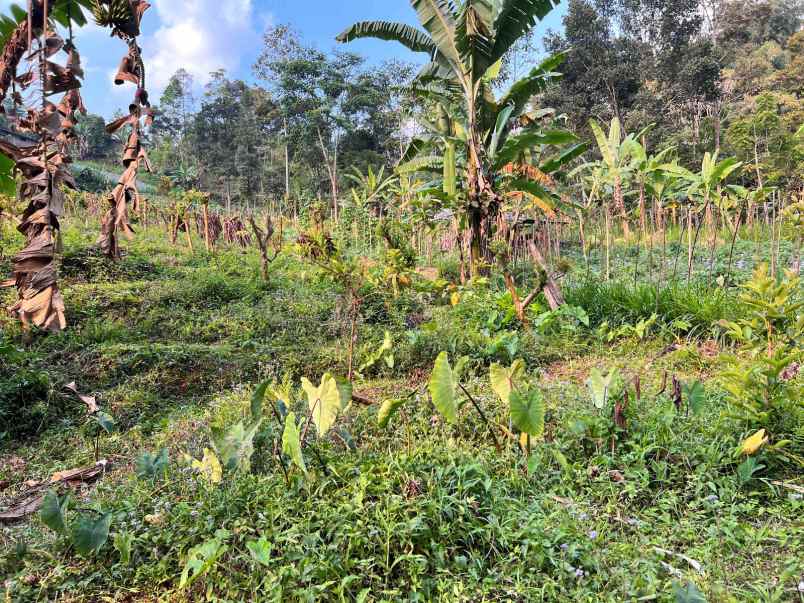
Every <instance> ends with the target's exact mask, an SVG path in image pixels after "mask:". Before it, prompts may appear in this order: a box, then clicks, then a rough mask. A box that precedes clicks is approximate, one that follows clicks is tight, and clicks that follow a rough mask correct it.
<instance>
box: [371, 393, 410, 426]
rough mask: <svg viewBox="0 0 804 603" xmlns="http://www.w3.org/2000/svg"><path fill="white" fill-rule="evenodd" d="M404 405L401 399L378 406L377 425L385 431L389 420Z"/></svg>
mask: <svg viewBox="0 0 804 603" xmlns="http://www.w3.org/2000/svg"><path fill="white" fill-rule="evenodd" d="M404 404H405V400H404V399H403V398H400V399H396V400H386V401H385V402H383V403H382V406H380V411H379V412H378V413H377V424H378V425H379V426H380V427H381V428H382V429H385V428H386V427H388V423H389V421H390V420H391V418H392V417H393V416H394V415H395V414H396V413H397V412H399V409H400V408H402V406H403V405H404Z"/></svg>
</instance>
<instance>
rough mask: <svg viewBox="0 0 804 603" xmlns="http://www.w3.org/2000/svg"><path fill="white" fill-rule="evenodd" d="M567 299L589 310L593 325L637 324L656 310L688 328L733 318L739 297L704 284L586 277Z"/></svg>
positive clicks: (666, 320)
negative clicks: (658, 284) (656, 284)
mask: <svg viewBox="0 0 804 603" xmlns="http://www.w3.org/2000/svg"><path fill="white" fill-rule="evenodd" d="M565 296H566V300H567V303H569V304H571V305H574V306H580V307H582V308H583V309H584V310H586V312H587V314H588V315H589V319H590V321H591V324H592V325H593V326H598V325H600V324H601V323H602V322H604V321H608V323H609V324H610V325H620V324H634V323H635V322H638V321H639V320H643V319H647V318H650V317H651V316H652V315H653V314H657V315H658V317H659V320H660V322H663V323H665V324H670V323H673V322H674V321H684V322H686V323H688V324H689V327H688V329H686V330H687V331H700V330H707V331H708V330H709V329H710V328H711V326H712V325H713V324H714V323H716V322H718V321H719V320H721V319H733V318H734V317H735V316H736V315H737V313H738V311H739V301H738V299H737V297H736V295H734V294H733V293H730V292H729V291H728V290H725V289H720V288H709V287H706V286H705V285H703V284H692V285H690V286H686V285H681V284H678V285H670V286H666V287H661V288H656V287H654V286H652V285H650V284H645V283H641V284H637V285H636V286H635V285H634V284H633V283H626V282H622V281H611V282H608V283H603V282H596V281H587V282H584V283H581V284H578V285H574V286H570V287H568V288H567V290H566V291H565Z"/></svg>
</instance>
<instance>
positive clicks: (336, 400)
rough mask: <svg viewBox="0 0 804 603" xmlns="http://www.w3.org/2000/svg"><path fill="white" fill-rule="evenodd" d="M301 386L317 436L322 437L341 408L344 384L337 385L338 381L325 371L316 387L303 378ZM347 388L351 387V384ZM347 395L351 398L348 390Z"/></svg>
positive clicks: (330, 427) (333, 423)
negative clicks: (305, 395)
mask: <svg viewBox="0 0 804 603" xmlns="http://www.w3.org/2000/svg"><path fill="white" fill-rule="evenodd" d="M302 388H303V389H304V392H305V394H307V404H308V407H309V409H310V413H311V414H312V417H313V424H314V425H315V427H316V430H317V431H318V435H319V437H322V436H324V435H326V434H327V432H328V431H329V430H330V429H332V426H333V425H335V420H336V419H337V418H338V413H339V412H340V411H341V409H342V408H343V400H342V396H344V395H345V394H346V391H345V385H341V387H339V386H338V381H337V380H336V379H335V378H334V377H333V376H332V375H330V374H329V373H326V374H325V375H324V376H323V377H322V378H321V385H319V386H318V387H316V386H315V385H313V384H312V383H311V382H310V381H309V380H308V379H304V378H303V379H302ZM341 388H344V389H343V390H342V389H341ZM349 388H350V389H351V385H350V386H349ZM349 397H350V398H351V391H349Z"/></svg>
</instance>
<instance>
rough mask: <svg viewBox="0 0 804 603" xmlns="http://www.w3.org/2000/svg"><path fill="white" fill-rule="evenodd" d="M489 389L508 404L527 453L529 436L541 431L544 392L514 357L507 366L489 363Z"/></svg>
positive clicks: (528, 452) (542, 428)
mask: <svg viewBox="0 0 804 603" xmlns="http://www.w3.org/2000/svg"><path fill="white" fill-rule="evenodd" d="M489 380H490V382H491V389H492V390H494V393H496V394H497V395H498V396H499V398H500V400H502V402H503V404H507V405H508V408H509V412H510V417H511V424H512V425H513V426H514V427H515V428H516V429H517V431H519V432H520V434H521V435H520V442H524V448H525V450H526V452H527V454H528V456H530V450H531V440H532V439H533V438H540V437H542V435H544V416H545V403H544V396H543V395H542V392H541V390H540V389H539V387H538V386H537V385H536V383H535V382H534V381H533V380H532V379H530V378H528V376H527V374H526V372H525V363H524V362H522V361H521V360H516V361H514V363H513V364H512V365H511V366H510V367H507V368H506V367H503V366H500V365H498V364H492V365H491V368H490V369H489Z"/></svg>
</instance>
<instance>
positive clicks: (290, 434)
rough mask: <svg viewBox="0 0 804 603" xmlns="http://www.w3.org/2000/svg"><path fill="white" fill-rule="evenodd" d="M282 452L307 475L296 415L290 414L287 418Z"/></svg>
mask: <svg viewBox="0 0 804 603" xmlns="http://www.w3.org/2000/svg"><path fill="white" fill-rule="evenodd" d="M282 452H283V454H286V455H287V456H288V457H290V460H291V461H293V463H294V464H295V465H296V466H297V467H298V468H299V469H301V470H302V471H303V472H304V473H307V466H306V465H305V464H304V457H303V456H302V449H301V434H299V428H298V426H297V425H296V413H294V412H289V413H288V416H287V417H286V418H285V431H284V432H283V433H282Z"/></svg>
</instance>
